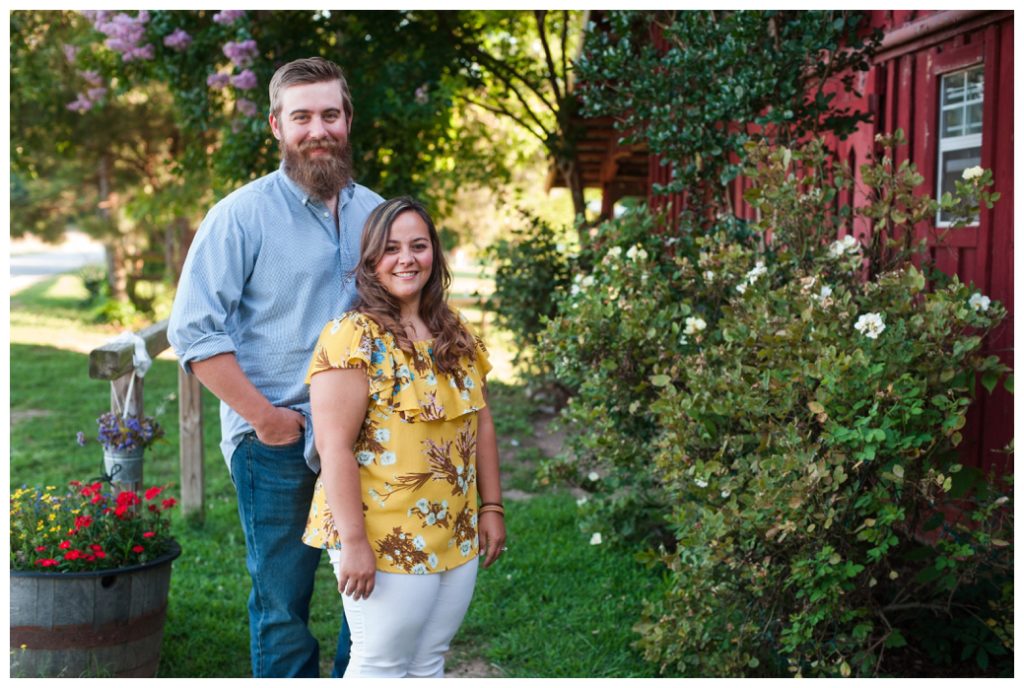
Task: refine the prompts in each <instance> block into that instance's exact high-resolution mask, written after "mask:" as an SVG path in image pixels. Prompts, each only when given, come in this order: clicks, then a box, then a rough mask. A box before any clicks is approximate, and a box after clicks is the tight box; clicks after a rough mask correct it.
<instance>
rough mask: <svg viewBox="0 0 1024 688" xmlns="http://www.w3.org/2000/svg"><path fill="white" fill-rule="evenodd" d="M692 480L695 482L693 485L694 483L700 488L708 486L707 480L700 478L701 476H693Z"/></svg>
mask: <svg viewBox="0 0 1024 688" xmlns="http://www.w3.org/2000/svg"><path fill="white" fill-rule="evenodd" d="M693 482H694V484H695V485H696V486H697V487H699V488H701V489H703V488H705V487H707V486H708V481H707V480H704V479H702V478H695V479H694V481H693Z"/></svg>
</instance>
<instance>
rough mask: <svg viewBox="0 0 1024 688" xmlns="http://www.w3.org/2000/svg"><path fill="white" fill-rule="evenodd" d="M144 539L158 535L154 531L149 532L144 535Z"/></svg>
mask: <svg viewBox="0 0 1024 688" xmlns="http://www.w3.org/2000/svg"><path fill="white" fill-rule="evenodd" d="M142 537H144V538H151V537H156V533H154V532H153V531H152V530H147V531H146V532H145V533H143V534H142Z"/></svg>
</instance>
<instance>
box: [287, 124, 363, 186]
mask: <svg viewBox="0 0 1024 688" xmlns="http://www.w3.org/2000/svg"><path fill="white" fill-rule="evenodd" d="M280 146H281V155H282V156H283V158H284V169H285V172H287V173H288V176H289V177H291V178H292V179H293V180H294V181H295V183H296V184H298V185H299V186H301V187H302V188H303V189H305V190H306V191H307V192H308V193H309V194H310V195H311V196H313V197H314V198H316V199H318V200H321V201H326V200H327V199H329V198H334V197H336V196H337V195H338V192H339V191H341V190H342V189H343V188H345V187H346V186H348V183H349V182H350V181H351V180H352V146H351V145H350V144H349V142H348V141H347V140H346V141H345V143H339V142H338V141H336V140H335V139H332V138H322V139H316V140H313V141H303V142H302V143H300V144H299V145H298V146H297V147H295V148H292V147H290V146H288V145H287V144H286V143H285V142H284V141H283V140H282V141H281V142H280ZM313 148H321V149H324V150H326V151H327V152H328V155H326V156H324V155H320V156H317V157H315V158H311V157H309V152H308V151H310V150H311V149H313Z"/></svg>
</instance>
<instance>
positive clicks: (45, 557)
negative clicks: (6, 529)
mask: <svg viewBox="0 0 1024 688" xmlns="http://www.w3.org/2000/svg"><path fill="white" fill-rule="evenodd" d="M55 489H56V488H54V487H47V488H45V489H40V488H32V487H22V488H19V489H17V490H15V491H14V492H13V493H12V494H11V570H15V571H38V570H52V571H100V570H104V569H115V568H120V567H123V566H131V565H133V564H142V563H145V562H147V561H152V560H153V559H155V558H157V557H159V556H161V555H163V554H165V553H166V552H167V551H168V549H169V547H170V543H171V535H170V518H169V517H168V514H167V512H168V510H170V509H171V508H173V507H174V506H175V504H176V503H177V501H176V500H175V499H174V498H173V497H169V496H167V495H166V494H165V493H164V488H162V487H150V488H149V489H147V490H146V491H145V492H144V493H143V494H142V495H141V496H140V495H138V494H137V493H135V492H122V493H120V494H118V495H117V496H116V497H115V496H114V495H113V494H111V493H109V492H104V490H103V483H99V482H97V483H91V484H83V483H80V482H78V481H72V482H71V483H70V489H69V490H68V491H67V492H66V493H64V494H58V493H57V492H55V491H54V490H55Z"/></svg>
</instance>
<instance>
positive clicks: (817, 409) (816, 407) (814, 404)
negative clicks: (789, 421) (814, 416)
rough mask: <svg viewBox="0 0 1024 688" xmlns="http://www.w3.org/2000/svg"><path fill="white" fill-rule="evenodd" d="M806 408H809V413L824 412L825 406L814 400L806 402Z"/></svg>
mask: <svg viewBox="0 0 1024 688" xmlns="http://www.w3.org/2000/svg"><path fill="white" fill-rule="evenodd" d="M807 408H809V409H810V410H811V413H825V407H824V406H822V405H821V404H819V403H818V402H816V401H811V402H808V403H807Z"/></svg>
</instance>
